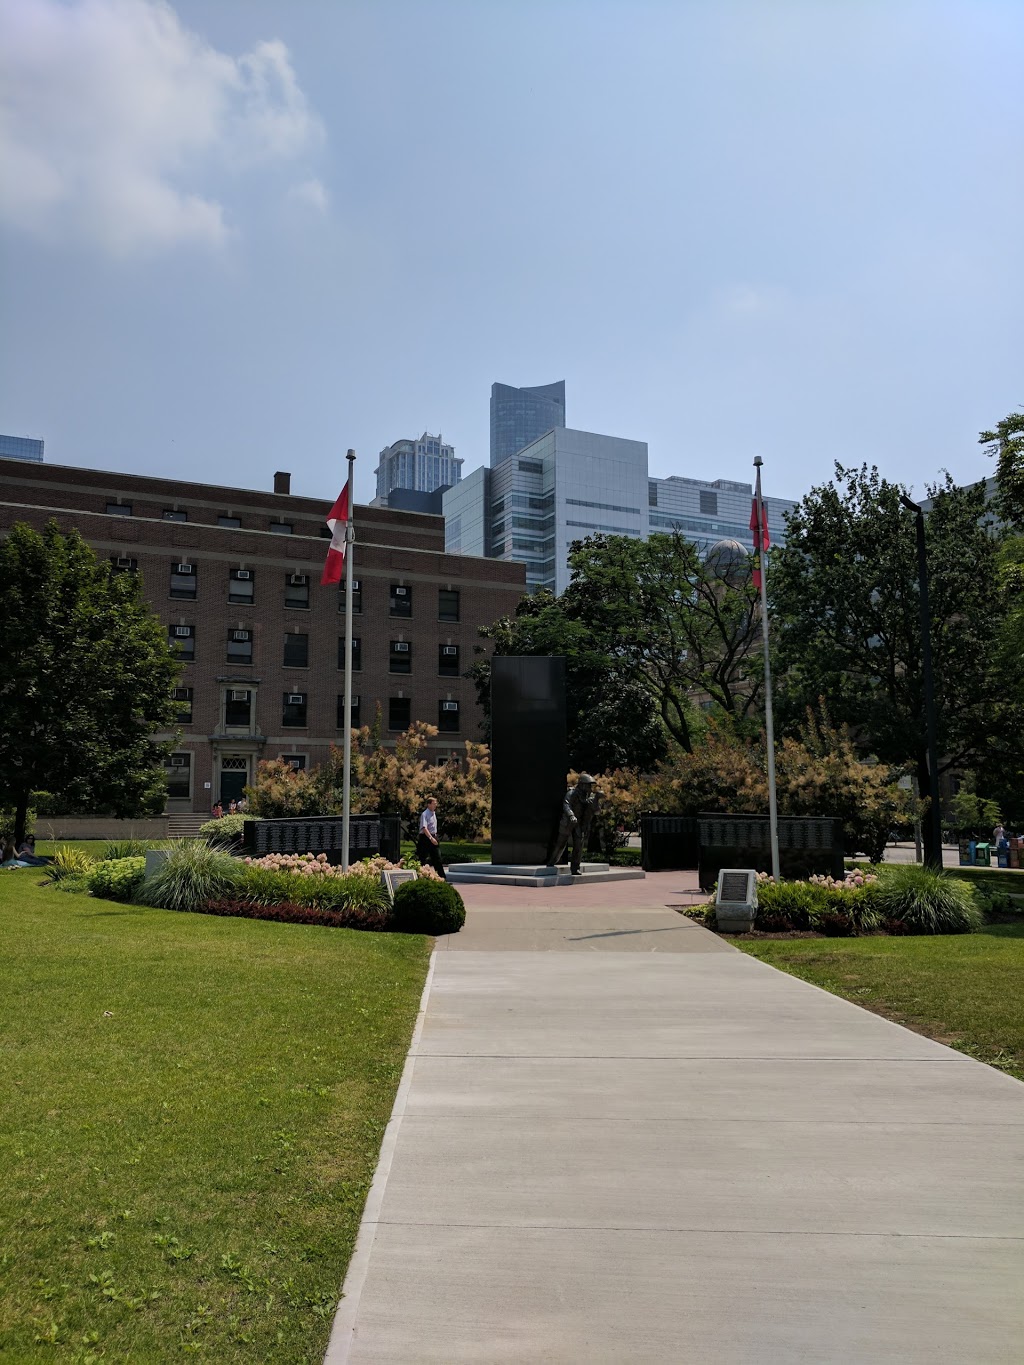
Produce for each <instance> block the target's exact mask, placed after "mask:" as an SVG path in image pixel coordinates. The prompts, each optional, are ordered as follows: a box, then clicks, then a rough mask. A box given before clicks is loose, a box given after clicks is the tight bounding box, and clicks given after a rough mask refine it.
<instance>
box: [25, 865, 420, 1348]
mask: <svg viewBox="0 0 1024 1365" xmlns="http://www.w3.org/2000/svg"><path fill="white" fill-rule="evenodd" d="M38 881H39V873H38V871H37V870H36V869H26V870H24V871H15V872H3V873H0V920H2V930H0V932H2V936H3V945H4V951H3V953H2V955H0V1036H2V1049H0V1093H2V1095H3V1097H4V1102H3V1106H2V1108H0V1171H2V1173H3V1174H2V1179H0V1226H2V1227H3V1228H4V1229H5V1231H4V1236H3V1240H2V1242H0V1359H4V1360H8V1359H9V1360H11V1361H12V1363H13V1362H14V1361H17V1362H18V1363H19V1365H22V1362H25V1363H26V1365H27V1363H28V1362H34V1361H44V1360H46V1361H49V1360H54V1359H61V1360H70V1361H78V1362H81V1365H92V1362H98V1361H100V1360H103V1361H104V1362H112V1361H128V1360H131V1361H156V1360H169V1359H176V1358H177V1357H178V1356H179V1355H181V1356H185V1357H191V1358H194V1359H197V1360H201V1361H209V1362H233V1361H238V1362H242V1361H244V1362H247V1365H252V1363H253V1362H260V1365H264V1363H265V1362H281V1363H282V1365H284V1362H287V1365H295V1363H296V1362H305V1361H319V1360H320V1359H321V1358H322V1355H323V1351H324V1348H325V1346H326V1342H327V1336H328V1333H329V1330H330V1323H331V1317H332V1314H333V1310H334V1305H335V1302H336V1300H337V1297H338V1292H339V1287H340V1284H341V1280H342V1277H343V1275H344V1271H345V1266H346V1264H347V1261H348V1258H349V1255H350V1253H351V1249H352V1244H353V1240H354V1237H355V1233H356V1229H357V1227H358V1223H359V1218H360V1215H361V1212H362V1207H363V1203H364V1199H365V1195H366V1191H367V1188H368V1185H369V1181H370V1178H371V1175H372V1173H373V1168H374V1166H375V1164H376V1160H377V1154H378V1150H379V1147H380V1141H381V1137H382V1134H383V1131H384V1127H385V1124H386V1123H387V1119H388V1116H389V1114H390V1110H391V1105H392V1103H393V1099H394V1093H395V1089H396V1087H397V1085H398V1080H399V1077H400V1075H401V1071H402V1066H403V1063H404V1059H405V1054H406V1050H407V1048H408V1043H409V1038H410V1035H411V1032H412V1026H413V1021H414V1019H415V1015H416V1010H417V1006H418V1002H419V997H420V993H421V990H422V986H423V981H424V977H425V973H426V967H427V957H428V946H429V945H428V940H426V939H424V938H422V937H418V936H405V935H399V934H394V935H391V934H372V933H359V932H356V931H353V930H346V929H322V928H317V927H308V926H299V925H287V924H274V923H269V922H262V921H252V920H234V919H218V918H214V917H212V916H205V915H185V914H176V913H174V912H171V911H163V910H151V909H145V908H138V907H133V906H125V905H118V904H114V903H112V902H108V901H101V900H95V899H93V898H91V897H87V896H77V895H67V894H61V893H59V892H56V891H51V890H47V889H44V888H42V887H40V886H39V885H38Z"/></svg>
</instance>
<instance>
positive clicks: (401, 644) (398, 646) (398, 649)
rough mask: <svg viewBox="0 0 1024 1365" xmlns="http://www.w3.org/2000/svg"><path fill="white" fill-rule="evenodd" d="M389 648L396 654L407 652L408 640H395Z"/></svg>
mask: <svg viewBox="0 0 1024 1365" xmlns="http://www.w3.org/2000/svg"><path fill="white" fill-rule="evenodd" d="M391 648H392V649H393V650H394V651H395V653H396V654H408V653H409V642H408V641H407V640H396V641H395V643H394V644H393V645H392V646H391Z"/></svg>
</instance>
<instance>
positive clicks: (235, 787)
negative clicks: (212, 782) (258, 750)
mask: <svg viewBox="0 0 1024 1365" xmlns="http://www.w3.org/2000/svg"><path fill="white" fill-rule="evenodd" d="M248 782H249V760H248V759H247V758H244V757H243V758H235V757H227V758H222V759H221V763H220V803H221V805H222V806H224V807H225V808H226V807H227V806H228V805H229V804H230V803H231V802H232V801H239V800H241V796H242V792H243V791H244V790H245V788H246V786H247V785H248Z"/></svg>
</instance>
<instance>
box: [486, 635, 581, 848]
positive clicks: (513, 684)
mask: <svg viewBox="0 0 1024 1365" xmlns="http://www.w3.org/2000/svg"><path fill="white" fill-rule="evenodd" d="M491 762H492V765H493V767H492V779H491V862H492V863H499V864H501V863H518V864H523V863H528V864H531V865H533V866H539V865H540V864H542V863H543V862H544V858H545V856H546V854H547V851H548V845H549V843H550V841H551V839H552V837H553V836H554V833H555V831H556V829H557V827H558V817H559V813H560V812H561V809H562V802H563V800H564V799H565V784H566V775H567V773H568V768H569V752H568V740H567V734H566V722H565V659H564V658H562V657H561V656H560V655H547V654H540V655H533V654H531V655H506V654H496V655H495V656H494V657H493V658H492V660H491Z"/></svg>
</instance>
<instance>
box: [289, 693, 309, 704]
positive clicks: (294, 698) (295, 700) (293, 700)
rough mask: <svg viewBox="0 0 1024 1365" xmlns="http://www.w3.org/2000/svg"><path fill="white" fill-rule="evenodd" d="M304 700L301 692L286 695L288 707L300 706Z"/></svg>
mask: <svg viewBox="0 0 1024 1365" xmlns="http://www.w3.org/2000/svg"><path fill="white" fill-rule="evenodd" d="M305 700H306V698H305V696H304V695H303V693H301V692H289V693H288V705H289V706H301V705H302V703H303V702H304V701H305Z"/></svg>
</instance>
